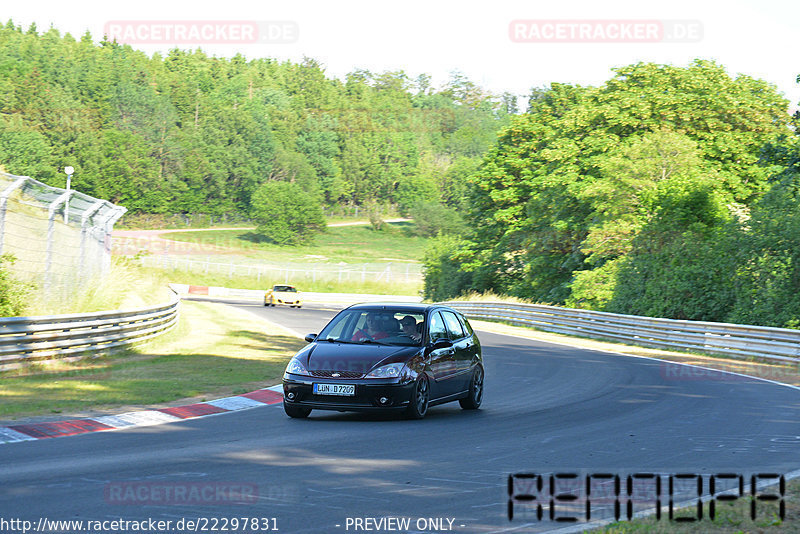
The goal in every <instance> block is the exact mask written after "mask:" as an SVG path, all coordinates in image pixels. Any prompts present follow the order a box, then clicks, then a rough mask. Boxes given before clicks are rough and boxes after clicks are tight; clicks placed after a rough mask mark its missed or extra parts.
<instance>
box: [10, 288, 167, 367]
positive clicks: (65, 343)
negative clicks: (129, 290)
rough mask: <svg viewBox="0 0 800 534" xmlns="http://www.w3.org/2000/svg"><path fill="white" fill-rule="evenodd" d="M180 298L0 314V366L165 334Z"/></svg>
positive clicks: (105, 348)
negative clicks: (99, 308)
mask: <svg viewBox="0 0 800 534" xmlns="http://www.w3.org/2000/svg"><path fill="white" fill-rule="evenodd" d="M179 303H180V299H179V298H178V297H177V295H174V296H173V297H172V299H171V300H170V302H169V303H168V304H164V305H161V306H156V307H152V308H141V309H136V310H129V311H122V310H118V311H106V312H96V313H78V314H72V315H50V316H39V317H8V318H3V319H0V370H7V369H12V368H15V367H19V366H20V365H22V364H24V363H27V362H41V361H43V360H53V359H60V358H68V357H83V356H87V355H89V354H94V353H99V352H105V351H108V350H109V349H114V348H117V347H121V346H124V345H129V344H131V343H136V342H139V341H144V340H146V339H150V338H152V337H155V336H157V335H159V334H163V333H164V332H166V331H167V330H169V329H170V328H172V327H173V326H175V324H176V323H177V321H178V307H179Z"/></svg>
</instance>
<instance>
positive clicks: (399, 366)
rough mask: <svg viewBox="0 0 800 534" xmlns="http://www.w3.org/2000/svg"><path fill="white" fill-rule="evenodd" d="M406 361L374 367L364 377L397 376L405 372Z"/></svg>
mask: <svg viewBox="0 0 800 534" xmlns="http://www.w3.org/2000/svg"><path fill="white" fill-rule="evenodd" d="M405 365H406V364H404V363H390V364H389V365H382V366H380V367H378V368H377V369H373V370H372V371H370V372H369V373H367V376H365V377H364V378H397V377H398V376H400V374H401V373H402V372H403V367H405Z"/></svg>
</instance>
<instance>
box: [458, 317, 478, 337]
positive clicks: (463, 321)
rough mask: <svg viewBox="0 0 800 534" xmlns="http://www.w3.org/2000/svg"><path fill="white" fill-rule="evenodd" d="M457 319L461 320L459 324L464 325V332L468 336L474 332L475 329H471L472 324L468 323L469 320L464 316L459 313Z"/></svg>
mask: <svg viewBox="0 0 800 534" xmlns="http://www.w3.org/2000/svg"><path fill="white" fill-rule="evenodd" d="M458 319H459V320H460V321H461V326H463V327H464V332H466V333H467V335H468V336H472V335H474V334H475V331H474V330H473V329H472V326H471V325H470V324H469V321H467V318H466V317H464V316H463V315H461V314H460V313H459V314H458Z"/></svg>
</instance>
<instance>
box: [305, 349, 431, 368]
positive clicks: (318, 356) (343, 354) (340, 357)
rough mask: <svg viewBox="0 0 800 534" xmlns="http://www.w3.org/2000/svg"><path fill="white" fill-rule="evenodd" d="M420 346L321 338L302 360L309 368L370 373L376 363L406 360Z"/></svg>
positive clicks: (384, 363)
mask: <svg viewBox="0 0 800 534" xmlns="http://www.w3.org/2000/svg"><path fill="white" fill-rule="evenodd" d="M420 350H421V347H397V346H389V345H377V344H371V343H370V344H363V345H362V344H353V343H336V342H328V341H322V342H318V343H314V344H312V346H311V347H310V350H309V351H308V352H307V353H306V355H305V361H304V362H303V364H304V365H305V366H306V369H308V370H309V371H352V372H357V373H361V374H364V373H367V372H369V371H370V369H372V368H373V367H375V366H376V365H378V364H379V363H380V364H383V365H386V364H389V363H398V362H406V361H407V360H409V359H410V358H411V357H412V356H414V355H415V354H417V353H418V352H419V351H420Z"/></svg>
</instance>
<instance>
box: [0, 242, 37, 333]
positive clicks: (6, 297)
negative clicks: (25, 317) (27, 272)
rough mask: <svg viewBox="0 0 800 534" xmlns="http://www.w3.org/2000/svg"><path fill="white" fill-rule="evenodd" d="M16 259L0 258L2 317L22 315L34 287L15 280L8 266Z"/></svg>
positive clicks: (6, 256) (10, 256)
mask: <svg viewBox="0 0 800 534" xmlns="http://www.w3.org/2000/svg"><path fill="white" fill-rule="evenodd" d="M15 261H16V258H14V256H12V255H11V254H3V255H2V256H0V316H2V317H14V316H17V315H22V312H23V311H24V310H25V307H26V297H27V295H28V293H30V291H31V289H33V286H31V285H30V284H26V283H24V282H20V281H19V280H15V279H14V277H13V276H12V275H11V272H10V271H9V268H8V265H10V264H13V263H14V262H15Z"/></svg>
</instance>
